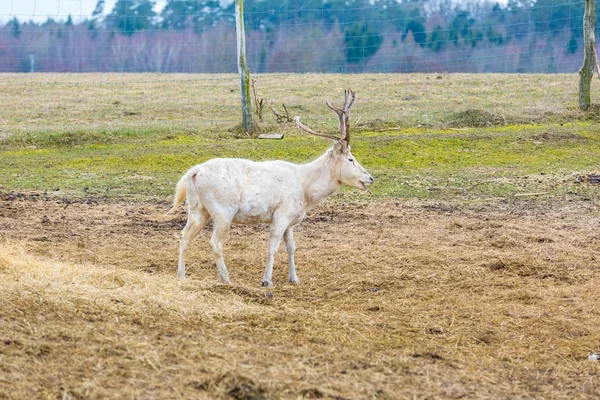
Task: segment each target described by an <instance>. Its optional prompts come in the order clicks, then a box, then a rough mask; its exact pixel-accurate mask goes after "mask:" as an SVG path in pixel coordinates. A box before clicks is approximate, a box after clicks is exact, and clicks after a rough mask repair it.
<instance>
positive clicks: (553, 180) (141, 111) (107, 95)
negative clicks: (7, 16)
mask: <svg viewBox="0 0 600 400" xmlns="http://www.w3.org/2000/svg"><path fill="white" fill-rule="evenodd" d="M5 78H8V76H7V77H5ZM53 78H54V79H55V81H53V80H52V79H53ZM256 79H257V84H256V86H257V90H258V95H259V97H262V98H264V99H266V101H267V106H268V107H274V108H276V109H277V110H278V111H279V112H282V107H281V106H280V105H281V104H286V106H287V107H288V109H289V110H290V113H291V114H292V115H300V116H301V117H302V118H303V121H305V122H306V123H308V124H309V126H311V127H313V128H314V129H317V130H318V131H322V132H328V133H334V132H335V130H336V124H337V120H336V119H335V116H334V115H333V114H332V113H331V112H330V111H329V109H327V107H325V104H324V102H325V100H333V101H334V102H335V101H338V100H340V99H341V97H342V94H343V92H342V88H344V87H346V86H352V87H353V88H354V90H355V91H356V92H357V94H358V102H357V104H356V106H355V108H354V110H353V116H352V123H353V127H352V133H353V139H352V143H353V152H354V153H355V155H356V156H357V157H358V158H359V160H360V161H361V162H362V164H363V165H365V166H366V167H367V168H368V169H369V170H370V171H371V172H372V174H374V176H376V177H377V178H378V183H377V185H374V186H373V188H372V196H374V197H375V198H434V199H435V198H440V199H446V200H449V199H457V200H476V199H481V198H487V197H497V196H506V197H510V196H513V195H515V194H520V193H530V192H545V193H546V194H547V195H548V196H562V195H564V194H565V193H567V192H574V193H578V194H581V195H584V196H587V195H590V193H589V190H587V189H586V188H584V187H582V186H581V185H577V184H576V183H575V179H573V178H572V174H574V173H576V174H578V173H581V174H584V173H592V172H594V171H596V170H597V160H598V158H599V155H600V141H599V140H598V132H597V130H598V129H597V123H596V119H597V117H598V114H597V108H595V107H594V108H593V109H592V110H591V111H590V112H588V113H582V112H579V111H577V108H576V100H577V98H576V87H577V85H576V83H577V80H576V76H574V75H573V76H569V75H547V76H537V75H534V76H529V75H515V76H507V75H472V76H471V75H350V76H345V75H339V76H336V75H299V76H296V75H268V76H264V77H261V76H257V77H256ZM169 80H172V82H169ZM7 81H8V83H5V84H4V85H3V92H4V95H5V96H6V98H7V99H8V100H10V101H8V102H7V106H6V107H4V108H3V109H2V110H1V111H0V121H2V123H3V128H2V142H0V149H1V151H2V158H1V159H0V182H2V185H3V186H4V190H12V191H19V190H35V191H42V192H52V193H54V194H65V195H68V196H76V197H81V196H103V197H109V198H136V199H144V198H159V197H165V196H168V195H170V194H171V193H172V190H173V185H174V183H175V182H176V181H177V179H178V177H179V176H180V175H181V174H182V173H183V172H185V171H186V170H187V169H188V168H189V167H191V166H192V165H195V164H197V163H201V162H203V161H206V160H207V159H209V158H212V157H244V158H250V159H253V160H270V159H285V160H289V161H293V162H306V161H309V160H311V159H312V158H315V157H317V156H318V155H319V154H320V153H321V152H322V151H323V150H324V149H325V148H326V147H327V145H328V144H327V143H326V141H325V140H319V139H315V138H312V137H307V135H305V134H303V133H301V132H300V131H298V130H297V129H295V127H294V126H293V123H282V124H277V123H276V122H275V118H274V115H273V114H272V113H271V111H270V110H268V109H266V110H265V112H264V122H263V123H262V124H260V125H261V129H263V130H264V131H274V132H280V133H284V134H285V135H286V137H285V139H284V140H283V141H265V140H256V139H251V138H247V137H245V135H243V134H242V135H240V134H239V129H237V130H236V129H235V128H236V125H239V120H240V115H239V110H238V108H239V107H238V101H239V100H238V92H237V87H236V86H235V85H236V83H237V81H236V77H235V76H228V75H225V76H222V75H213V76H210V75H199V76H194V75H192V76H187V75H186V76H179V75H177V76H168V75H151V76H150V78H148V77H146V76H144V75H131V76H129V75H126V76H124V77H121V76H119V75H112V74H108V75H81V76H79V75H66V76H61V75H57V76H52V75H50V76H44V75H41V76H40V77H39V78H37V81H33V82H31V78H29V76H28V75H21V76H17V77H14V76H11V77H10V79H4V82H7ZM42 81H47V82H42ZM19 82H21V85H19ZM255 119H256V118H255ZM235 132H238V133H235ZM341 197H342V198H344V199H348V198H352V197H353V194H350V193H347V192H344V193H343V194H342V195H341Z"/></svg>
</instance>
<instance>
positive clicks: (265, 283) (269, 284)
mask: <svg viewBox="0 0 600 400" xmlns="http://www.w3.org/2000/svg"><path fill="white" fill-rule="evenodd" d="M262 287H273V284H272V283H271V282H267V281H263V283H262Z"/></svg>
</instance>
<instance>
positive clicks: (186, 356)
mask: <svg viewBox="0 0 600 400" xmlns="http://www.w3.org/2000/svg"><path fill="white" fill-rule="evenodd" d="M167 209H168V205H167V204H166V203H164V204H153V203H133V202H129V203H127V202H121V203H119V202H114V201H105V200H94V199H89V200H78V201H74V200H65V199H49V200H44V199H43V196H31V195H21V196H16V195H9V194H4V195H3V196H2V200H0V279H1V282H0V293H1V295H0V397H7V398H40V397H41V398H57V397H60V398H123V397H126V398H167V397H183V398H203V397H204V398H214V397H215V396H216V397H222V398H235V399H261V398H267V399H268V398H338V399H341V398H347V399H354V398H357V399H358V398H361V399H363V398H389V399H395V398H408V397H410V398H522V397H535V398H555V399H562V398H564V399H567V398H569V399H572V398H594V397H596V396H598V395H600V384H599V383H598V382H599V380H598V377H599V372H600V367H599V364H598V362H594V361H588V360H587V357H588V353H589V352H599V353H600V333H599V332H600V331H599V329H598V326H600V307H599V306H600V303H599V300H600V294H599V291H598V288H599V287H600V286H599V284H600V279H599V277H598V268H599V266H600V214H599V213H598V210H597V208H596V205H595V203H594V202H593V201H582V200H578V199H574V200H573V201H570V202H569V201H565V202H563V203H561V204H549V203H543V204H542V203H539V202H537V203H536V202H534V201H529V200H527V199H522V200H518V201H515V202H505V201H503V200H497V199H496V200H494V199H492V200H490V201H487V202H485V201H482V202H478V203H472V204H468V205H465V204H454V203H435V202H421V201H398V202H390V201H388V202H366V203H360V204H359V203H352V204H341V203H339V202H329V203H327V204H325V205H322V206H320V207H318V208H317V209H315V210H314V211H313V212H312V213H311V214H310V215H309V216H308V218H307V219H306V221H305V222H304V223H303V224H302V225H301V226H300V227H298V228H297V230H296V234H295V237H296V245H297V251H296V263H297V266H298V276H299V278H300V280H301V282H302V283H301V284H300V285H299V286H293V285H289V284H287V283H286V282H287V257H286V254H285V250H284V248H283V246H282V248H281V249H280V252H279V253H278V255H277V259H276V265H275V272H274V283H275V285H276V287H275V288H274V289H272V290H268V291H267V290H265V289H262V288H260V283H261V281H262V273H263V269H264V260H265V257H266V239H267V227H266V226H234V227H233V228H232V230H231V231H230V234H229V237H228V239H227V242H226V243H225V261H226V263H227V265H228V268H229V272H230V275H231V278H232V280H233V281H234V284H233V285H232V286H228V285H224V284H222V283H221V282H220V281H219V279H218V275H217V271H216V268H215V266H214V265H213V258H212V254H211V252H210V246H209V244H208V239H209V228H205V230H204V231H203V232H202V233H201V234H200V235H199V236H198V238H197V239H196V240H195V241H194V242H193V244H192V246H191V247H190V251H189V253H188V260H189V262H188V274H189V278H188V280H187V281H186V282H183V283H182V282H179V281H177V279H176V278H175V272H176V264H177V252H178V235H179V232H180V230H181V228H182V227H183V225H184V224H185V213H184V209H183V208H181V210H180V212H179V213H177V214H175V215H174V216H165V215H164V212H165V211H166V210H167Z"/></svg>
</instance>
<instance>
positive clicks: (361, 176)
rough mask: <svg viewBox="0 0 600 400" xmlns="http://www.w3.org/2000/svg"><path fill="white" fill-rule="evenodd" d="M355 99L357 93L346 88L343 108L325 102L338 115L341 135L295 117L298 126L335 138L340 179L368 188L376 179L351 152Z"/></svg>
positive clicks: (310, 132) (335, 153) (331, 138)
mask: <svg viewBox="0 0 600 400" xmlns="http://www.w3.org/2000/svg"><path fill="white" fill-rule="evenodd" d="M355 100H356V94H355V93H354V92H353V91H352V90H350V89H346V90H345V91H344V105H343V106H342V108H338V107H335V106H334V105H333V104H331V103H330V102H328V101H327V102H325V104H327V107H329V108H330V109H331V110H332V111H333V112H335V113H336V114H337V115H338V119H339V122H340V131H341V132H342V136H341V137H338V136H335V135H328V134H324V133H317V132H314V131H313V130H312V129H310V128H309V127H308V126H306V125H304V124H303V123H302V122H300V117H295V118H294V121H295V122H296V126H298V128H300V129H302V130H303V131H305V132H307V133H309V134H311V135H314V136H319V137H323V138H326V139H330V140H333V142H334V146H333V152H332V153H333V156H334V158H335V160H336V162H335V165H339V168H340V169H339V181H340V182H341V183H342V184H345V185H348V186H354V187H357V188H359V189H362V190H367V185H370V184H372V183H373V181H374V179H373V177H372V176H371V175H370V174H369V173H368V172H367V170H366V169H364V168H363V166H362V165H360V164H359V162H358V161H357V160H356V158H354V156H353V155H352V153H351V152H350V122H349V120H350V108H352V105H353V104H354V101H355Z"/></svg>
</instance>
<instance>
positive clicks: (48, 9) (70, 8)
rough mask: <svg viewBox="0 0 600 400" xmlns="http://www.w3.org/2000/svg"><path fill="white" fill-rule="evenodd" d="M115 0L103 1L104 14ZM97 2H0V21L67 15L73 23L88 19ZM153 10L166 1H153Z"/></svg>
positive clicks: (46, 0) (161, 6) (86, 0)
mask: <svg viewBox="0 0 600 400" xmlns="http://www.w3.org/2000/svg"><path fill="white" fill-rule="evenodd" d="M116 2H117V0H105V2H104V4H105V6H104V13H105V14H109V13H110V11H111V10H112V9H113V7H114V5H115V3H116ZM97 3H98V0H0V21H4V22H6V21H8V20H9V19H12V18H13V17H17V19H19V20H20V21H29V20H34V21H35V22H44V21H46V20H47V19H48V17H51V18H53V19H55V20H65V19H67V17H68V16H69V14H70V15H71V16H72V18H73V22H75V23H78V22H79V21H81V20H85V19H89V17H90V16H91V15H92V12H93V11H94V9H95V8H96V4H97ZM155 3H156V7H155V10H156V11H157V12H160V10H162V9H163V7H164V6H165V5H166V3H167V0H155Z"/></svg>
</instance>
